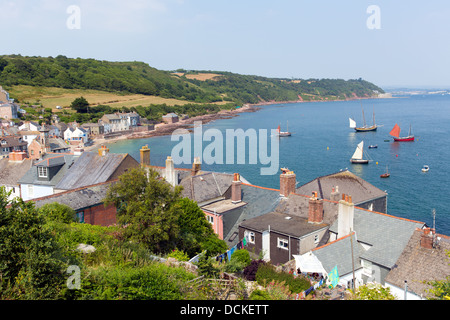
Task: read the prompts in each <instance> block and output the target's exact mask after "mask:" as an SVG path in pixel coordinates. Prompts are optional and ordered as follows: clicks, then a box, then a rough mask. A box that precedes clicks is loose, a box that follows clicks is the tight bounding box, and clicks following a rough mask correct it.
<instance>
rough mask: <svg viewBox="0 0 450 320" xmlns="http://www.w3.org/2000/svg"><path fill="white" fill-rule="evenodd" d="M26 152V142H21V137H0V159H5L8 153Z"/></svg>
mask: <svg viewBox="0 0 450 320" xmlns="http://www.w3.org/2000/svg"><path fill="white" fill-rule="evenodd" d="M13 151H24V152H27V142H26V141H23V140H22V137H21V136H11V135H8V136H5V135H1V136H0V159H1V158H7V157H8V156H9V153H10V152H13Z"/></svg>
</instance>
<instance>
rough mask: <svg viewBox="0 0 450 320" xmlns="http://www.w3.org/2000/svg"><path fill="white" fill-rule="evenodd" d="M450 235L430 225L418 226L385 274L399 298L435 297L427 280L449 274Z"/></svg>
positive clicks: (393, 291)
mask: <svg viewBox="0 0 450 320" xmlns="http://www.w3.org/2000/svg"><path fill="white" fill-rule="evenodd" d="M449 254H450V237H448V236H445V235H441V234H437V233H436V232H435V230H433V229H431V228H424V229H416V230H414V232H413V235H412V237H411V238H410V239H409V242H408V244H407V245H406V247H405V249H404V250H403V252H402V253H401V255H400V257H399V258H398V259H397V261H396V262H395V265H394V267H393V268H392V269H391V270H390V271H389V273H388V275H387V276H386V278H385V284H386V286H387V287H389V288H390V289H391V292H392V293H393V294H394V295H395V296H397V298H398V299H402V300H403V299H405V293H406V300H421V299H427V298H430V297H432V295H431V294H430V292H429V289H431V288H432V286H431V285H430V284H429V283H428V281H442V280H446V279H448V276H450V257H449Z"/></svg>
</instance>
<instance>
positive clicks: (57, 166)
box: [18, 153, 79, 201]
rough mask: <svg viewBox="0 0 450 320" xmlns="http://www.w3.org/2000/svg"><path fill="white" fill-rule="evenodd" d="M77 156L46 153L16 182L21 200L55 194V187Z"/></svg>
mask: <svg viewBox="0 0 450 320" xmlns="http://www.w3.org/2000/svg"><path fill="white" fill-rule="evenodd" d="M78 157H79V155H75V154H51V153H46V154H44V155H43V156H42V158H41V159H40V160H38V161H36V162H35V163H34V164H33V166H32V167H31V168H30V169H29V170H28V171H27V172H26V173H25V175H24V176H23V177H21V178H20V179H19V181H18V183H19V184H20V189H21V195H22V199H23V200H25V201H27V200H31V199H35V198H39V197H44V196H48V195H51V194H54V193H55V186H56V185H57V184H58V182H59V181H60V180H61V179H62V178H63V177H64V175H65V174H66V172H67V171H68V170H69V168H70V167H71V166H72V165H73V164H74V163H76V161H77V159H78Z"/></svg>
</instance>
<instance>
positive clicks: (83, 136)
mask: <svg viewBox="0 0 450 320" xmlns="http://www.w3.org/2000/svg"><path fill="white" fill-rule="evenodd" d="M64 140H66V141H69V142H71V141H80V142H83V143H86V142H88V133H87V131H86V130H85V129H83V128H80V127H77V128H71V127H69V128H67V129H66V131H64Z"/></svg>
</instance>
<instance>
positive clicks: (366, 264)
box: [361, 259, 373, 276]
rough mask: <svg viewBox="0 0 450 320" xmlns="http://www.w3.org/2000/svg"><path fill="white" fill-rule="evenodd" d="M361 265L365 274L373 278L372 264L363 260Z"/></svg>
mask: <svg viewBox="0 0 450 320" xmlns="http://www.w3.org/2000/svg"><path fill="white" fill-rule="evenodd" d="M361 265H362V267H363V273H364V274H365V275H369V276H371V275H372V270H373V269H372V262H370V261H367V260H364V259H361Z"/></svg>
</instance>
